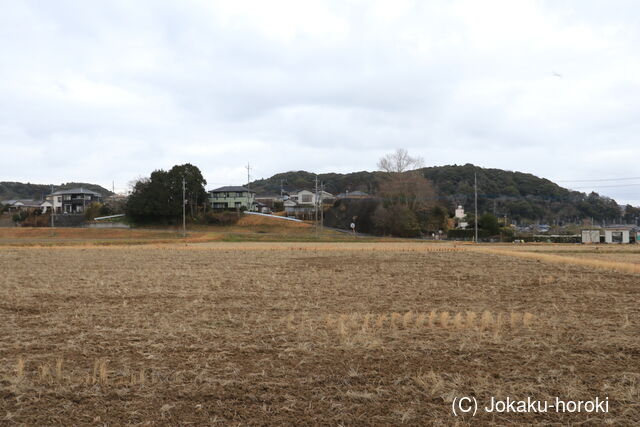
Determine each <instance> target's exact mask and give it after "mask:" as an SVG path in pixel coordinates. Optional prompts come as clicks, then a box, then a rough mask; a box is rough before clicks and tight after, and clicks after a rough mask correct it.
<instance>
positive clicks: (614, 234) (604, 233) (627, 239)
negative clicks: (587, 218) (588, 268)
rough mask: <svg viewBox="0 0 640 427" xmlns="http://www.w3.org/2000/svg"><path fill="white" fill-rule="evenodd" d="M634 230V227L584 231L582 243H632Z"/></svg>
mask: <svg viewBox="0 0 640 427" xmlns="http://www.w3.org/2000/svg"><path fill="white" fill-rule="evenodd" d="M632 230H633V228H632V227H609V228H605V229H602V230H596V229H591V230H582V243H631V234H632ZM636 234H637V233H636ZM636 239H637V237H636Z"/></svg>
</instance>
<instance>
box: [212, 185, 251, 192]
mask: <svg viewBox="0 0 640 427" xmlns="http://www.w3.org/2000/svg"><path fill="white" fill-rule="evenodd" d="M225 191H250V192H252V193H255V191H253V190H249V189H248V188H247V187H241V186H238V185H235V186H234V185H229V186H226V187H220V188H216V189H213V190H209V193H214V192H215V193H222V192H225Z"/></svg>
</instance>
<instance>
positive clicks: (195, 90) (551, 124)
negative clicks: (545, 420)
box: [0, 0, 640, 204]
mask: <svg viewBox="0 0 640 427" xmlns="http://www.w3.org/2000/svg"><path fill="white" fill-rule="evenodd" d="M623 6H624V7H623ZM2 11H3V13H2V14H0V51H2V52H3V55H1V56H0V149H1V150H2V153H3V155H2V158H1V159H0V171H1V173H2V177H1V179H3V180H22V181H31V182H51V181H53V182H59V181H72V180H73V181H76V180H86V181H92V182H98V183H101V184H103V185H109V184H110V183H111V181H112V180H115V181H116V186H117V187H120V188H123V187H125V185H126V183H127V182H129V181H130V180H131V179H133V178H135V177H138V176H140V175H147V174H148V173H150V172H151V171H152V170H154V169H157V168H169V167H171V166H172V165H173V164H177V163H182V162H187V161H188V162H192V163H194V164H196V165H198V166H199V167H200V168H201V169H202V170H203V172H204V174H205V176H206V178H207V179H208V180H209V181H210V182H211V183H212V185H217V184H223V183H224V184H226V183H228V184H234V183H235V184H237V183H243V182H244V181H245V180H246V175H245V170H244V168H243V166H244V165H245V164H246V163H247V162H251V163H252V164H253V165H254V166H255V174H256V176H257V177H261V176H263V177H266V176H269V175H271V174H273V173H277V172H281V171H285V170H298V169H306V170H311V171H318V172H328V171H338V172H348V171H353V170H371V169H373V168H375V163H376V160H377V159H378V157H380V156H381V155H382V154H383V153H385V152H387V151H391V150H393V149H395V148H396V147H406V148H407V149H409V150H410V151H411V152H412V153H415V154H417V155H421V156H422V157H424V158H425V159H426V162H427V164H453V163H457V164H464V163H467V162H472V163H476V164H479V165H481V166H486V167H500V168H505V169H510V170H520V171H524V172H530V173H534V174H537V175H541V176H545V177H548V178H551V179H565V180H572V179H595V178H616V177H629V176H637V175H639V174H638V173H637V172H636V170H637V164H638V161H637V159H638V158H640V148H638V146H637V144H636V143H634V138H635V137H636V135H637V134H638V130H639V129H638V127H639V125H638V124H637V119H636V118H637V117H638V116H639V115H640V104H639V103H638V101H637V100H638V99H639V95H640V77H638V76H640V56H639V55H638V53H639V52H638V47H637V46H640V43H639V42H640V40H639V37H638V28H640V26H639V25H638V22H637V21H638V20H637V18H635V17H636V16H640V14H639V13H638V12H640V6H638V5H636V4H635V2H631V1H629V2H624V3H623V4H622V5H618V7H613V6H610V5H608V4H606V5H605V4H604V3H602V2H595V1H594V2H580V3H574V2H556V1H554V2H551V1H547V2H535V1H522V2H512V1H495V2H493V1H489V2H475V1H458V2H448V1H436V2H422V1H373V2H372V1H351V2H337V1H326V2H300V1H287V0H282V1H273V2H258V1H256V2H234V1H218V2H207V1H188V2H177V1H136V2H125V1H113V2H80V1H61V2H38V1H32V2H9V1H4V2H2ZM558 75H559V76H558ZM70 154H71V155H73V156H74V157H75V159H76V160H75V161H72V162H70V161H68V158H69V155H70ZM24 164H28V165H29V167H28V168H25V167H24ZM634 182H635V181H634ZM638 182H640V180H639V181H638ZM609 184H611V183H609ZM620 184H629V181H625V182H620ZM565 185H570V183H565ZM571 185H572V184H571ZM590 185H597V183H593V184H591V183H587V184H584V183H582V184H580V185H579V187H580V188H581V189H582V190H585V191H586V190H589V189H591V187H590ZM576 187H578V185H576ZM586 187H589V188H586ZM596 190H598V189H596ZM639 190H640V185H638V186H637V187H607V188H602V189H600V192H601V193H604V194H607V195H610V196H612V197H615V198H616V199H619V201H620V202H632V203H634V204H640V196H639V195H638V191H639Z"/></svg>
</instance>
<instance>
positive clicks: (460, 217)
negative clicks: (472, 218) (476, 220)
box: [454, 205, 469, 228]
mask: <svg viewBox="0 0 640 427" xmlns="http://www.w3.org/2000/svg"><path fill="white" fill-rule="evenodd" d="M454 217H455V220H456V222H457V223H458V228H467V226H468V225H469V223H467V222H466V221H464V217H465V213H464V208H463V207H462V206H461V205H458V207H457V208H456V212H455V215H454Z"/></svg>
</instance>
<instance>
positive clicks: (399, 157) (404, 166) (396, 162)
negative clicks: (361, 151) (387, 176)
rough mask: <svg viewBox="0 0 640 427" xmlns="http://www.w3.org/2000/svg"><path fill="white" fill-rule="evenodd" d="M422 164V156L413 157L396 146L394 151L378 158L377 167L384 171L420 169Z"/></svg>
mask: <svg viewBox="0 0 640 427" xmlns="http://www.w3.org/2000/svg"><path fill="white" fill-rule="evenodd" d="M423 165H424V159H422V157H413V156H410V155H409V152H408V151H407V150H405V149H404V148H398V149H397V150H396V151H395V153H389V154H387V155H386V156H384V157H382V158H381V159H380V160H378V169H380V170H382V171H384V172H406V171H408V170H412V169H420V168H421V167H422V166H423Z"/></svg>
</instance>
